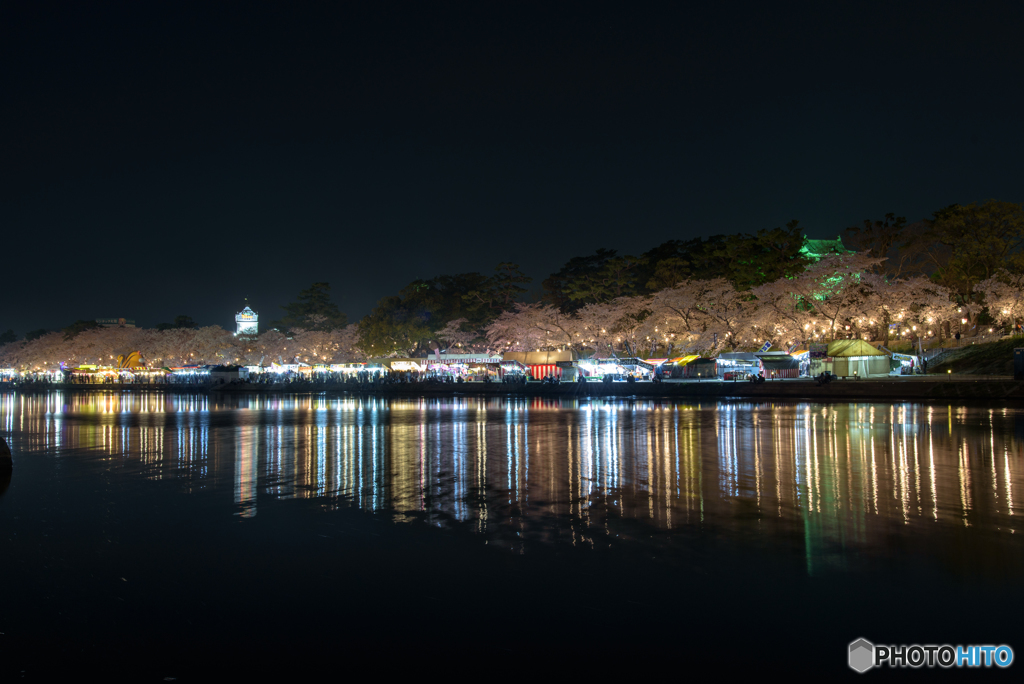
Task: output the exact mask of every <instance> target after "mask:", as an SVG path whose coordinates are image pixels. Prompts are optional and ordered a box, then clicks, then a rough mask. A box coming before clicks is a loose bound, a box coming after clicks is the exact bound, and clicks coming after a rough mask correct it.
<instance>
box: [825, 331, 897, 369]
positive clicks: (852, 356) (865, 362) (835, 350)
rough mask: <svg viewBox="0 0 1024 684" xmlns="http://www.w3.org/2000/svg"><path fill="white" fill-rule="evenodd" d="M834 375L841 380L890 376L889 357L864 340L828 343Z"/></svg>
mask: <svg viewBox="0 0 1024 684" xmlns="http://www.w3.org/2000/svg"><path fill="white" fill-rule="evenodd" d="M828 357H829V358H830V359H832V374H833V375H838V376H839V377H841V378H853V377H860V378H866V377H868V376H869V375H888V374H889V356H888V355H887V354H886V353H885V352H883V351H879V350H878V349H875V348H874V347H872V346H871V345H870V344H868V343H867V342H865V341H864V340H834V341H832V342H829V343H828Z"/></svg>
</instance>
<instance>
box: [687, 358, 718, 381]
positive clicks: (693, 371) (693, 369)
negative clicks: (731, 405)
mask: <svg viewBox="0 0 1024 684" xmlns="http://www.w3.org/2000/svg"><path fill="white" fill-rule="evenodd" d="M682 377H684V378H688V379H690V380H714V379H717V378H718V363H717V362H716V361H715V360H714V359H705V358H696V359H694V360H693V361H690V363H688V364H686V365H685V366H683V375H682Z"/></svg>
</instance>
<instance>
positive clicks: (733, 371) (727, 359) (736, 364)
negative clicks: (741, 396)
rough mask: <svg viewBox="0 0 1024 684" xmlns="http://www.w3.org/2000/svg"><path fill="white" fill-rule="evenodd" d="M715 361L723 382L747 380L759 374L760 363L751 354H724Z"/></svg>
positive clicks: (755, 356)
mask: <svg viewBox="0 0 1024 684" xmlns="http://www.w3.org/2000/svg"><path fill="white" fill-rule="evenodd" d="M716 361H717V363H718V372H719V373H721V374H722V379H723V380H732V381H736V380H747V379H749V378H750V376H752V375H756V374H758V373H760V372H761V361H760V359H758V358H757V355H755V354H754V353H753V352H724V353H722V354H719V355H718V359H716Z"/></svg>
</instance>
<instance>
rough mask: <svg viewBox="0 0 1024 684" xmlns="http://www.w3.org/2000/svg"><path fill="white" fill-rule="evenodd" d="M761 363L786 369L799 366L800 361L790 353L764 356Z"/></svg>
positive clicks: (769, 366)
mask: <svg viewBox="0 0 1024 684" xmlns="http://www.w3.org/2000/svg"><path fill="white" fill-rule="evenodd" d="M761 364H762V365H763V366H764V367H765V368H766V369H767V368H773V369H776V370H786V369H790V368H799V367H800V362H799V361H797V360H796V359H794V358H793V357H792V356H790V355H789V354H772V355H771V356H762V357H761Z"/></svg>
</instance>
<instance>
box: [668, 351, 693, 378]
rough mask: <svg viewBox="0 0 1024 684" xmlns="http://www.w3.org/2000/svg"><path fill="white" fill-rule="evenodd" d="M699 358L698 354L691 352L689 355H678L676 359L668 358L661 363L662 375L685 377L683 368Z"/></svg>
mask: <svg viewBox="0 0 1024 684" xmlns="http://www.w3.org/2000/svg"><path fill="white" fill-rule="evenodd" d="M699 358H700V357H699V356H698V355H696V354H690V355H688V356H677V357H676V358H674V359H668V360H667V361H665V362H664V363H662V364H661V377H663V378H681V377H683V369H684V368H686V366H687V365H688V364H690V363H693V362H694V361H696V360H697V359H699Z"/></svg>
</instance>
